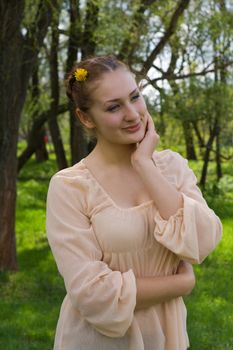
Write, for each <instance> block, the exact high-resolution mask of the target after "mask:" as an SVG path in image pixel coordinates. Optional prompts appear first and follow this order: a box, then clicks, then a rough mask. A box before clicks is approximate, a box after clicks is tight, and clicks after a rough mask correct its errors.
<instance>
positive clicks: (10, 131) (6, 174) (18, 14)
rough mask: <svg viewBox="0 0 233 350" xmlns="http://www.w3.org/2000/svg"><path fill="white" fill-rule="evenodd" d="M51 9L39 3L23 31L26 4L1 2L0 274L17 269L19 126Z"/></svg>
mask: <svg viewBox="0 0 233 350" xmlns="http://www.w3.org/2000/svg"><path fill="white" fill-rule="evenodd" d="M34 3H35V2H34ZM30 5H31V4H30ZM51 5H52V2H48V1H38V2H37V3H36V4H35V5H34V7H33V9H35V8H36V11H35V12H36V13H35V17H34V18H33V22H30V25H28V27H23V19H24V10H25V2H24V1H23V0H11V1H4V0H1V1H0V52H1V55H0V114H1V115H0V270H4V269H16V268H17V259H16V244H15V205H16V178H17V157H16V152H17V141H18V132H19V122H20V116H21V111H22V108H23V105H24V101H25V96H26V92H27V87H28V82H29V79H30V77H31V74H32V72H33V67H34V65H35V62H36V58H37V55H38V52H39V49H40V47H41V45H42V43H43V39H44V37H45V34H46V31H47V28H48V25H49V23H50V17H51V10H52V9H51ZM24 33H25V34H24Z"/></svg>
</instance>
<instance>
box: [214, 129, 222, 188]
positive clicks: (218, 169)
mask: <svg viewBox="0 0 233 350" xmlns="http://www.w3.org/2000/svg"><path fill="white" fill-rule="evenodd" d="M219 138H220V135H219V133H218V135H217V136H216V155H215V160H216V173H217V180H218V181H219V180H220V179H221V177H222V162H221V154H220V141H219Z"/></svg>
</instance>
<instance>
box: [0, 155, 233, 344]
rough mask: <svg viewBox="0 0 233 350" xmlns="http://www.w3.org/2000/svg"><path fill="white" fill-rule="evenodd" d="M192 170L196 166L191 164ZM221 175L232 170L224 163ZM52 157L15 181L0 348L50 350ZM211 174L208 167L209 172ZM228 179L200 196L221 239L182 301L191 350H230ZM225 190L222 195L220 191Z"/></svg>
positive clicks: (232, 234)
mask: <svg viewBox="0 0 233 350" xmlns="http://www.w3.org/2000/svg"><path fill="white" fill-rule="evenodd" d="M191 166H192V167H193V168H194V170H195V172H197V173H198V170H199V169H200V164H199V163H191ZM224 167H225V168H224V171H225V173H226V174H228V175H227V176H230V174H232V166H231V165H230V164H228V165H224ZM55 171H56V164H55V161H54V160H53V159H52V160H50V161H48V162H46V163H43V164H37V163H36V162H35V161H34V159H32V160H30V162H29V163H28V164H27V165H26V166H25V167H24V168H23V169H22V172H21V173H20V176H19V179H18V201H17V225H16V231H17V247H18V263H19V271H18V272H14V273H12V272H11V273H9V272H8V273H7V272H5V273H1V274H0V310H1V322H0V349H6V350H34V349H35V350H50V349H52V346H53V338H54V332H55V327H56V322H57V318H58V314H59V310H60V305H61V302H62V300H63V297H64V294H65V291H64V286H63V281H62V279H61V278H60V276H59V274H58V272H57V268H56V266H55V263H54V260H53V257H52V254H51V251H50V248H49V247H48V244H47V239H46V236H45V202H46V194H47V188H48V182H49V179H50V177H51V176H52V174H53V173H54V172H55ZM211 171H212V173H214V171H213V168H212V169H210V172H211ZM231 180H232V177H230V180H229V181H228V180H227V181H225V183H224V181H222V182H223V185H221V186H222V187H221V186H220V187H219V188H217V189H216V188H213V186H212V187H211V186H209V188H208V190H207V193H206V196H207V200H208V202H209V203H210V205H211V206H212V207H213V208H214V209H215V210H216V212H217V213H218V214H219V215H220V217H221V218H222V222H223V225H224V236H223V239H222V241H221V243H220V244H219V246H218V247H217V249H216V250H215V251H214V252H213V253H212V254H211V255H210V256H209V257H208V258H207V259H206V260H205V262H204V263H203V264H202V265H201V266H196V267H195V271H196V276H197V285H196V288H195V290H194V291H193V293H192V294H191V296H189V297H187V298H186V299H185V303H186V305H187V308H188V333H189V338H190V342H191V348H190V349H191V350H225V349H232V350H233V332H232V329H233V303H232V300H233V268H232V266H233V200H232V198H233V197H232V194H233V188H231ZM226 189H227V192H226Z"/></svg>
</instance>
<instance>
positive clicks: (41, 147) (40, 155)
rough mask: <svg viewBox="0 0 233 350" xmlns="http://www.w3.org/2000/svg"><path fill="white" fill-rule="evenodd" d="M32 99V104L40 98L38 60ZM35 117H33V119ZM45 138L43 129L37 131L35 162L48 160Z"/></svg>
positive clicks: (33, 76)
mask: <svg viewBox="0 0 233 350" xmlns="http://www.w3.org/2000/svg"><path fill="white" fill-rule="evenodd" d="M31 89H32V99H33V103H35V104H36V103H37V101H38V99H39V98H40V87H39V76H38V60H37V64H36V66H35V69H34V72H33V74H32V85H31ZM34 117H35V116H33V118H34ZM45 136H46V130H45V127H44V126H43V128H42V129H41V130H38V146H37V148H36V150H35V156H36V161H37V162H40V163H41V162H45V161H46V160H48V159H49V154H48V151H47V148H46V143H45Z"/></svg>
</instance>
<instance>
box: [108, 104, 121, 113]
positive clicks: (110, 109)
mask: <svg viewBox="0 0 233 350" xmlns="http://www.w3.org/2000/svg"><path fill="white" fill-rule="evenodd" d="M119 107H120V106H119V105H113V106H109V107H108V108H107V112H115V111H117V110H118V108H119Z"/></svg>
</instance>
